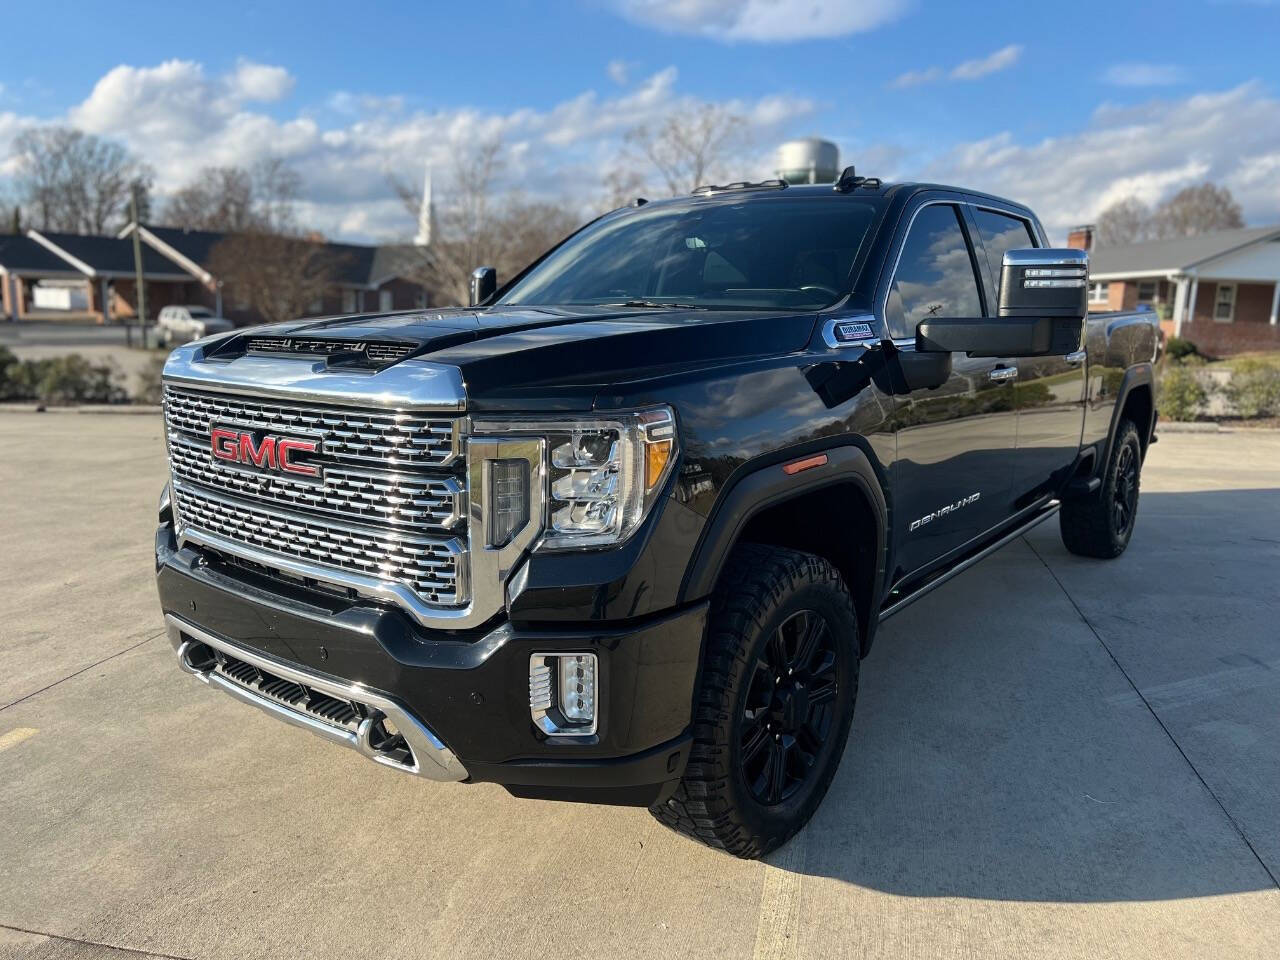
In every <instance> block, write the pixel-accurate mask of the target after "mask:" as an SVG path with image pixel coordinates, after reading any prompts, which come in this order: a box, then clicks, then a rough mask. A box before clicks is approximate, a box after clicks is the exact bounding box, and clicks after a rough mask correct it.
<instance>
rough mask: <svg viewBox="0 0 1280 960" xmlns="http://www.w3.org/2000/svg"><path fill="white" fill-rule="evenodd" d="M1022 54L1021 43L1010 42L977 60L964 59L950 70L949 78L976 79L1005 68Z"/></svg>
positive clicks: (1016, 60) (1015, 61)
mask: <svg viewBox="0 0 1280 960" xmlns="http://www.w3.org/2000/svg"><path fill="white" fill-rule="evenodd" d="M1021 56H1022V45H1021V44H1017V43H1011V44H1009V45H1008V46H1007V47H1001V48H1000V49H999V50H997V51H996V52H995V53H992V54H990V55H988V56H985V57H981V58H979V59H977V60H966V61H964V62H963V63H961V64H959V65H957V66H956V68H955V69H954V70H952V71H951V79H953V80H977V79H978V78H979V77H985V76H987V75H988V74H992V73H999V72H1000V71H1001V70H1006V69H1008V68H1009V67H1012V66H1013V65H1014V64H1015V63H1017V62H1018V58H1019V57H1021Z"/></svg>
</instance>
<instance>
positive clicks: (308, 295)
mask: <svg viewBox="0 0 1280 960" xmlns="http://www.w3.org/2000/svg"><path fill="white" fill-rule="evenodd" d="M342 266H343V258H342V257H341V256H339V255H337V254H334V253H333V252H332V251H331V250H329V249H328V248H327V247H326V246H325V244H324V241H323V240H322V239H317V238H315V237H302V236H296V235H290V234H281V233H269V232H265V231H261V230H254V231H250V232H247V233H235V234H229V235H228V236H227V237H225V238H224V239H223V240H221V241H220V242H219V243H218V244H217V246H215V247H214V248H213V250H212V251H211V252H210V254H209V271H210V272H211V273H213V274H214V275H215V276H218V277H220V278H221V279H222V280H223V282H224V283H225V284H226V287H227V290H228V293H229V295H230V296H231V298H232V299H233V300H236V301H243V302H245V303H247V304H249V305H250V306H251V307H253V309H254V310H256V311H257V312H258V313H260V314H261V315H262V317H263V318H264V319H265V320H267V321H268V322H271V323H277V322H280V321H284V320H293V319H296V318H297V317H301V316H305V315H307V314H308V313H310V312H313V305H314V304H315V303H316V302H317V301H319V300H321V299H322V297H323V296H324V293H325V291H326V290H327V289H328V288H329V286H330V285H331V284H332V283H333V282H334V281H335V280H336V279H337V277H338V274H339V272H340V271H341V269H342Z"/></svg>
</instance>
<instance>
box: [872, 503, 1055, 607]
mask: <svg viewBox="0 0 1280 960" xmlns="http://www.w3.org/2000/svg"><path fill="white" fill-rule="evenodd" d="M1060 506H1061V504H1060V503H1059V502H1058V501H1057V500H1054V501H1053V502H1051V503H1050V504H1049V505H1048V506H1047V507H1045V508H1044V510H1042V511H1041V512H1040V513H1037V514H1036V515H1035V516H1033V517H1032V518H1031V519H1030V520H1027V521H1026V522H1025V523H1023V524H1021V525H1020V526H1017V527H1014V528H1013V529H1012V530H1010V531H1009V532H1008V533H1006V534H1005V535H1004V536H1002V537H1001V538H1000V539H999V540H996V541H995V542H994V543H991V544H989V545H988V546H985V547H983V548H982V549H981V550H979V551H978V552H977V553H975V554H973V555H972V556H970V557H966V558H965V559H964V560H961V561H960V562H959V563H957V564H956V565H955V566H954V567H952V568H951V569H950V570H948V571H947V572H946V573H944V574H942V575H940V576H938V577H936V578H935V579H933V580H930V581H929V582H928V583H926V584H925V585H924V586H922V587H919V588H918V589H916V590H915V591H913V592H912V593H909V594H907V595H906V596H905V597H903V598H902V599H900V600H896V601H894V602H893V603H892V604H890V605H889V606H887V607H883V608H881V610H880V622H881V623H883V622H884V621H885V620H888V619H889V618H890V617H892V616H893V615H894V614H895V613H897V612H898V611H900V610H902V609H903V608H905V607H909V606H910V605H911V604H913V603H915V602H916V601H917V600H919V599H920V598H921V597H923V596H924V595H925V594H927V593H930V592H932V591H933V590H934V589H936V588H937V587H940V586H942V585H943V584H944V583H946V582H947V581H948V580H950V579H951V578H952V577H954V576H955V575H956V574H959V573H964V571H966V570H968V569H969V568H970V567H972V566H973V565H974V564H975V563H978V562H979V561H980V560H985V559H986V558H987V557H989V556H991V554H993V553H995V552H996V551H997V550H999V549H1000V548H1001V547H1004V546H1008V544H1009V543H1010V542H1011V541H1013V540H1017V539H1018V538H1019V537H1020V536H1022V535H1023V534H1024V533H1026V532H1027V531H1028V530H1030V529H1031V528H1032V527H1035V526H1038V525H1039V524H1042V523H1044V522H1045V521H1046V520H1048V519H1049V518H1050V517H1052V516H1053V515H1054V514H1055V513H1057V512H1058V508H1059V507H1060Z"/></svg>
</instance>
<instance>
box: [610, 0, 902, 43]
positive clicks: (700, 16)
mask: <svg viewBox="0 0 1280 960" xmlns="http://www.w3.org/2000/svg"><path fill="white" fill-rule="evenodd" d="M612 3H613V5H614V6H615V7H616V8H617V9H618V11H619V12H620V13H621V14H622V15H623V16H625V17H627V18H628V19H630V20H634V21H635V22H637V23H642V24H644V25H646V26H650V27H656V28H658V29H659V30H664V31H667V32H668V33H691V34H696V35H700V36H705V37H711V38H713V39H715V40H726V41H733V40H746V41H750V42H754V43H784V42H789V41H795V40H812V39H826V38H830V37H842V36H848V35H849V34H853V33H865V32H867V31H869V30H874V29H875V28H876V27H880V26H883V25H884V24H886V23H888V22H890V21H891V20H895V19H897V18H898V17H899V16H901V15H902V14H903V13H904V12H905V11H906V10H907V9H908V8H909V7H910V6H911V0H612Z"/></svg>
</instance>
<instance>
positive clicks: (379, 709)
mask: <svg viewBox="0 0 1280 960" xmlns="http://www.w3.org/2000/svg"><path fill="white" fill-rule="evenodd" d="M165 627H166V629H167V630H168V632H169V642H170V643H171V644H173V646H174V649H175V650H176V651H177V653H178V665H179V666H180V667H181V668H182V669H183V670H185V671H186V672H187V673H189V674H191V675H192V676H194V677H196V678H197V679H198V680H201V681H203V682H204V683H207V684H209V685H210V686H211V687H217V688H218V689H220V690H222V691H223V692H225V693H229V694H231V696H233V697H235V698H236V699H237V700H240V701H241V702H243V703H248V704H251V705H253V706H255V707H257V708H258V709H260V710H262V711H264V712H266V713H268V714H270V715H271V716H273V717H275V718H277V719H279V720H284V721H285V722H286V723H291V724H293V725H294V726H297V727H301V728H302V729H304V730H310V731H311V732H312V733H316V734H319V735H320V736H322V737H325V738H326V739H328V740H332V741H334V742H335V743H339V744H341V745H342V746H344V747H349V748H350V749H352V750H355V751H356V752H358V753H360V754H362V755H363V756H365V757H367V758H368V759H370V760H372V761H373V762H374V763H378V764H381V765H383V766H386V767H390V768H391V769H393V770H400V771H402V772H404V773H411V774H414V775H415V776H419V777H425V778H427V779H428V780H440V781H458V780H465V779H466V778H467V776H468V774H467V771H466V768H465V767H463V765H462V763H461V762H460V761H459V760H458V758H457V757H456V756H455V755H454V753H453V751H452V750H450V749H449V748H448V747H446V746H445V745H444V743H443V742H442V741H441V740H440V738H439V737H437V736H436V735H435V734H434V733H432V732H431V731H430V730H429V729H428V728H427V727H426V726H425V725H424V724H423V723H422V722H421V721H419V720H418V719H417V718H416V717H414V716H413V715H412V714H411V713H410V712H409V711H408V710H407V709H406V708H405V707H403V706H401V705H400V704H399V703H397V702H396V701H394V700H392V699H390V698H388V697H384V696H382V695H381V694H377V693H374V692H373V691H371V690H369V689H368V688H367V687H365V686H364V685H363V684H359V683H345V682H341V681H335V680H330V679H328V678H326V677H322V676H320V675H318V674H315V673H311V672H310V671H308V670H304V669H302V668H300V667H295V666H289V665H287V664H284V663H281V662H279V661H277V660H272V659H269V658H267V657H264V656H262V655H261V654H258V653H254V652H253V651H251V650H247V649H245V648H244V647H241V646H239V645H237V644H234V643H231V642H230V641H228V640H224V639H222V638H221V637H215V636H214V635H212V634H210V633H208V632H207V631H205V630H201V629H200V628H199V627H197V626H194V625H193V624H191V623H188V622H187V621H185V620H181V619H179V618H178V617H175V616H173V615H172V614H168V615H166V616H165ZM184 634H185V635H186V637H189V638H191V639H184V637H183V635H184ZM193 641H194V643H193ZM197 643H198V644H204V645H205V646H208V647H211V648H213V649H214V650H220V651H222V652H223V653H225V654H227V655H228V656H231V657H234V658H235V659H237V660H242V661H244V662H245V663H248V664H250V665H251V666H253V667H256V668H258V669H260V670H263V671H265V672H266V673H269V674H272V675H273V676H276V677H280V678H282V679H284V680H288V681H290V682H291V683H297V684H302V685H304V686H307V687H311V688H312V689H315V690H318V691H320V692H321V693H324V694H326V695H327V696H330V697H334V698H336V699H339V700H349V701H352V702H354V703H359V704H361V705H363V706H364V707H366V708H367V709H368V712H369V716H366V717H365V718H364V719H363V720H362V721H361V722H360V724H359V725H358V727H357V729H356V730H355V731H354V732H352V731H351V730H348V729H345V728H344V727H341V726H336V725H334V724H331V723H326V722H324V721H323V720H320V719H317V718H316V717H313V716H311V715H310V714H308V713H306V712H305V711H302V710H297V709H294V708H293V707H290V706H288V705H287V704H284V703H281V702H278V701H276V700H273V699H270V698H268V697H266V696H264V695H262V694H259V693H257V692H255V691H253V690H251V689H249V688H248V687H245V686H243V685H241V684H238V683H236V682H234V681H232V680H228V679H227V678H225V677H223V676H221V675H220V674H218V673H215V672H214V671H213V670H210V669H204V670H202V669H200V668H199V667H197V666H196V665H195V664H193V663H192V661H191V659H190V655H191V653H192V649H193V647H194V645H195V644H197ZM383 717H385V718H386V719H388V720H390V721H391V722H392V723H393V724H395V726H396V729H397V730H398V731H399V732H400V734H401V736H403V737H404V740H405V743H407V744H408V746H409V751H410V753H411V754H412V756H413V762H412V763H409V764H406V763H401V762H398V761H396V760H395V759H393V758H391V757H388V756H385V755H382V754H380V753H379V752H378V750H377V748H376V747H375V746H374V745H373V743H372V741H371V734H372V732H373V728H374V725H375V724H376V723H378V722H379V721H380V720H381V719H382V718H383Z"/></svg>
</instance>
